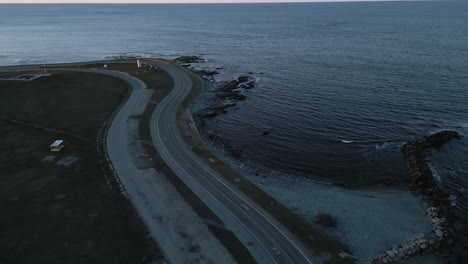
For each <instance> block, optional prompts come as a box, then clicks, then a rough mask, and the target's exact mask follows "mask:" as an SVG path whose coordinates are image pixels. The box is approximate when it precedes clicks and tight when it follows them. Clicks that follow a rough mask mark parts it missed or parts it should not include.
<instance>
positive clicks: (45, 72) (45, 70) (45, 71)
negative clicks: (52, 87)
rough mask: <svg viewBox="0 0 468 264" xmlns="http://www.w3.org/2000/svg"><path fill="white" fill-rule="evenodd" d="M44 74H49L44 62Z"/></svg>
mask: <svg viewBox="0 0 468 264" xmlns="http://www.w3.org/2000/svg"><path fill="white" fill-rule="evenodd" d="M44 74H47V69H46V67H45V64H44Z"/></svg>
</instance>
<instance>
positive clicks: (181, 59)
mask: <svg viewBox="0 0 468 264" xmlns="http://www.w3.org/2000/svg"><path fill="white" fill-rule="evenodd" d="M174 61H176V62H178V63H181V64H187V63H198V62H205V61H206V60H205V59H203V58H202V57H199V56H180V57H178V58H175V59H174Z"/></svg>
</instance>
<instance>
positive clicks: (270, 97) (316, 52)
mask: <svg viewBox="0 0 468 264" xmlns="http://www.w3.org/2000/svg"><path fill="white" fill-rule="evenodd" d="M122 54H129V55H132V54H135V55H146V56H163V57H174V56H177V55H202V56H204V57H206V58H208V60H209V62H208V63H207V64H206V65H207V66H210V67H223V68H224V69H223V70H222V71H223V74H222V75H221V76H220V77H218V79H229V78H232V77H234V76H237V75H239V74H245V73H247V72H250V71H252V72H256V74H254V76H255V77H257V78H259V79H260V81H259V86H257V87H256V88H255V89H253V90H251V91H250V92H249V97H248V99H247V100H246V101H245V102H241V103H239V107H240V109H239V110H235V111H232V110H231V111H229V113H228V114H226V115H223V116H221V117H217V118H215V119H213V120H211V121H208V127H209V128H210V131H211V133H214V134H217V135H219V136H221V137H223V138H225V139H227V140H229V141H230V144H231V145H232V146H233V147H235V148H237V149H240V150H242V152H243V156H242V157H243V160H244V163H246V164H247V165H249V166H250V167H252V168H260V169H262V170H274V171H280V172H282V173H284V174H290V175H299V176H302V177H308V178H311V179H315V180H326V181H332V182H335V183H344V184H348V185H355V186H361V187H375V186H378V185H379V184H382V183H387V184H388V183H391V184H396V185H399V186H400V187H401V186H406V180H407V169H406V167H405V164H404V161H403V157H402V155H401V153H400V151H399V147H400V146H401V145H402V144H403V142H404V141H406V140H408V139H413V138H415V137H419V136H421V135H427V134H430V133H433V132H436V131H439V130H442V129H454V130H457V131H459V132H460V133H461V134H463V135H465V136H466V135H468V3H466V2H465V3H464V2H382V3H311V4H261V5H259V4H249V5H244V4H242V5H35V6H20V5H9V6H6V5H0V65H10V64H28V63H43V62H44V63H50V62H69V61H83V60H95V59H100V58H105V57H108V56H116V55H122ZM203 100H204V99H203V98H202V99H201V101H200V102H199V103H198V106H195V108H197V107H198V108H199V107H201V106H202V105H203V104H204V103H206V102H204V101H203ZM265 129H271V134H270V135H268V136H265V137H262V136H259V135H260V134H261V133H262V132H263V131H264V130H265ZM429 159H430V162H431V165H432V167H433V169H434V172H435V173H436V175H438V177H439V179H440V184H441V186H443V187H444V188H447V189H448V190H449V191H450V192H451V193H453V198H454V203H453V204H454V206H455V209H456V212H457V214H458V215H460V216H461V217H467V216H468V210H467V205H466V204H467V202H468V198H467V197H468V191H467V188H468V186H467V183H468V179H467V175H468V169H467V168H468V139H467V137H465V138H464V139H463V140H462V141H459V142H451V143H450V144H448V145H447V146H445V147H444V148H442V149H441V150H439V151H432V152H431V153H430V154H429ZM459 224H460V225H462V224H464V222H463V221H461V222H460V223H459Z"/></svg>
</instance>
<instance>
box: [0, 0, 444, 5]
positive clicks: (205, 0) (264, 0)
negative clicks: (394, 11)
mask: <svg viewBox="0 0 468 264" xmlns="http://www.w3.org/2000/svg"><path fill="white" fill-rule="evenodd" d="M424 1H440V0H241V1H235V0H224V1H223V0H195V1H192V0H175V1H168V0H139V1H138V0H137V1H131V2H130V1H128V0H107V1H106V0H104V1H102V0H101V1H95V0H81V1H80V0H71V1H63V0H44V1H31V0H20V1H12V0H4V1H2V0H0V4H276V3H277V4H281V3H333V2H335V3H339V2H341V3H343V2H424Z"/></svg>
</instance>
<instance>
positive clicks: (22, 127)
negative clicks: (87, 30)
mask: <svg viewBox="0 0 468 264" xmlns="http://www.w3.org/2000/svg"><path fill="white" fill-rule="evenodd" d="M127 89H128V85H127V83H126V82H124V81H122V80H120V79H116V78H113V77H109V76H103V75H98V74H91V73H73V72H60V73H54V74H53V75H52V76H50V77H43V78H40V79H37V80H34V81H30V82H23V81H0V117H2V118H7V119H12V120H18V121H21V122H24V123H26V124H19V123H15V122H10V121H6V120H4V119H1V120H0V137H1V138H2V140H0V172H1V173H0V210H1V212H2V213H1V217H0V263H2V264H3V263H47V264H54V263H57V264H59V263H60V264H62V263H151V261H154V260H159V259H161V258H162V256H161V253H160V252H159V250H158V249H157V248H156V246H155V245H154V243H153V241H152V239H151V238H148V237H147V232H146V229H145V227H144V225H143V224H142V223H141V221H140V220H139V219H138V218H137V216H136V214H135V212H134V209H133V208H132V207H131V205H130V203H129V202H128V201H127V200H125V199H124V198H122V197H123V196H122V195H120V193H118V192H110V191H109V189H108V187H107V184H106V181H105V180H104V176H103V174H102V172H101V168H100V166H99V162H98V161H99V159H98V156H97V152H96V138H97V135H98V131H99V129H100V128H101V125H102V123H103V121H104V120H106V119H107V118H108V116H109V115H110V113H111V112H112V111H113V109H114V108H115V107H116V106H117V105H118V104H119V103H120V102H121V100H122V99H123V98H124V95H125V93H126V92H127ZM27 124H32V125H35V126H36V127H34V126H30V125H27ZM38 127H46V128H53V129H57V130H61V131H65V132H68V133H70V134H61V133H59V132H56V131H50V130H44V129H41V128H38ZM72 134H74V135H78V136H79V137H76V136H73V135H72ZM55 139H64V140H65V148H64V149H63V150H62V152H60V153H58V154H52V153H51V152H50V151H49V145H50V144H51V143H52V142H53V141H54V140H55ZM85 139H89V140H85ZM46 156H54V161H52V162H44V161H42V159H43V158H45V157H46ZM70 156H73V157H77V158H79V160H78V161H77V162H76V163H73V164H72V165H70V166H68V167H67V166H60V165H57V164H56V163H55V162H56V161H58V160H61V159H63V158H66V157H70Z"/></svg>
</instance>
